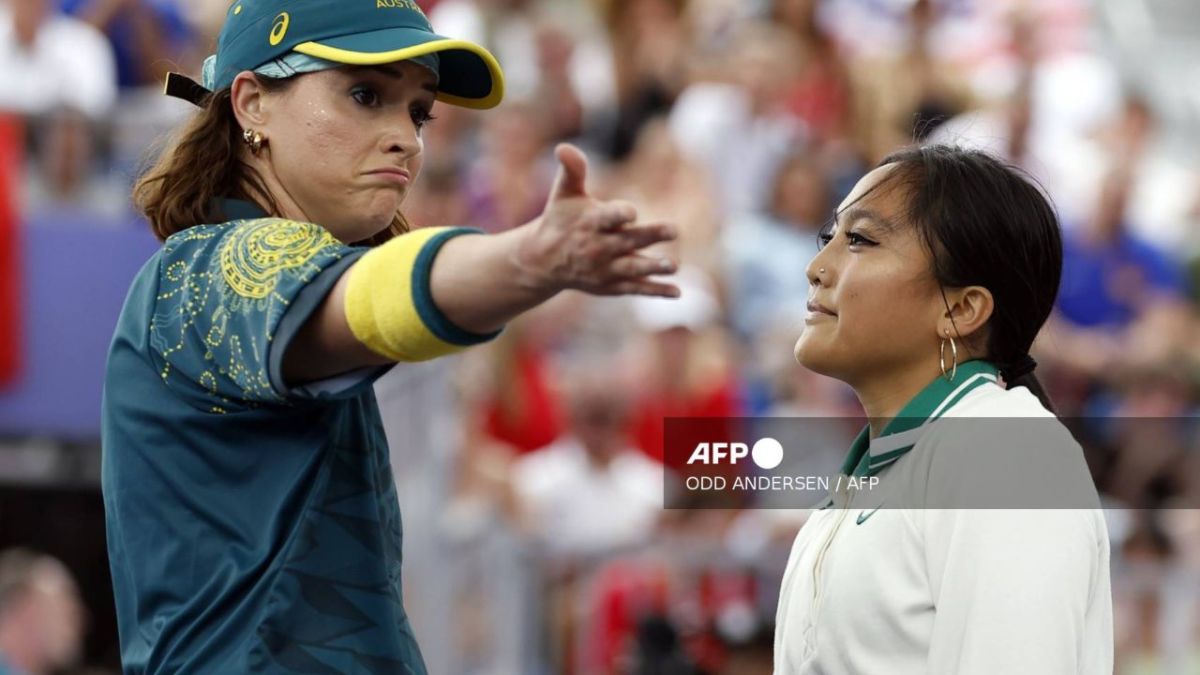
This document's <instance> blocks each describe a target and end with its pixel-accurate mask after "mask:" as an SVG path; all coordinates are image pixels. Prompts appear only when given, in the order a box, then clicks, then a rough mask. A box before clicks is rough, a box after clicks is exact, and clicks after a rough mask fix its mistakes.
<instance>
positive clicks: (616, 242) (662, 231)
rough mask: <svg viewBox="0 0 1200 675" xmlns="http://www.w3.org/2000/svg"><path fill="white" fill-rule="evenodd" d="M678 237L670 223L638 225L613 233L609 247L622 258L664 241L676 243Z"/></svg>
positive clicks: (610, 236)
mask: <svg viewBox="0 0 1200 675" xmlns="http://www.w3.org/2000/svg"><path fill="white" fill-rule="evenodd" d="M677 236H678V232H677V231H676V229H675V227H674V226H673V225H670V224H668V223H652V224H649V225H637V226H634V227H624V228H621V229H620V230H618V231H616V232H613V233H611V234H610V235H609V238H610V241H609V246H610V248H611V250H612V251H613V252H614V253H615V254H616V255H618V256H621V255H626V254H628V253H633V252H634V251H640V250H642V249H644V248H646V247H647V246H653V245H654V244H658V243H661V242H664V241H674V240H675V238H676V237H677Z"/></svg>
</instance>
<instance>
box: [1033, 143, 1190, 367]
mask: <svg viewBox="0 0 1200 675" xmlns="http://www.w3.org/2000/svg"><path fill="white" fill-rule="evenodd" d="M1132 184H1133V177H1132V175H1131V173H1130V172H1129V171H1128V170H1127V169H1126V168H1123V167H1117V168H1115V169H1113V170H1112V171H1111V172H1110V173H1109V175H1108V176H1107V178H1105V180H1104V184H1103V186H1102V187H1101V190H1100V195H1099V199H1098V200H1097V203H1096V205H1095V208H1094V210H1093V213H1092V214H1091V216H1090V218H1088V220H1087V221H1086V222H1085V223H1083V225H1082V226H1081V227H1079V228H1075V229H1072V230H1068V231H1067V232H1065V233H1064V237H1063V275H1062V286H1061V288H1060V291H1059V296H1058V304H1057V312H1056V316H1055V317H1054V318H1053V321H1054V324H1053V326H1054V330H1055V332H1056V340H1058V341H1059V342H1060V346H1061V349H1059V350H1057V351H1058V354H1059V356H1060V357H1061V359H1062V360H1063V361H1064V362H1065V363H1067V364H1068V365H1069V366H1071V367H1072V368H1074V369H1077V370H1080V371H1082V372H1084V373H1088V374H1090V375H1092V376H1102V375H1103V374H1104V373H1105V372H1106V371H1107V370H1108V369H1110V367H1111V366H1112V364H1113V363H1120V362H1129V361H1131V360H1143V361H1144V360H1147V359H1153V358H1160V357H1163V356H1167V355H1169V353H1170V351H1171V350H1172V349H1174V346H1173V345H1172V344H1170V342H1173V341H1175V338H1176V337H1178V335H1177V334H1176V335H1172V333H1174V331H1161V330H1156V331H1154V334H1152V335H1148V334H1146V332H1145V331H1140V332H1138V333H1136V335H1140V336H1141V337H1143V338H1153V340H1150V341H1147V340H1135V339H1134V338H1135V333H1134V330H1135V329H1136V328H1137V327H1138V325H1139V324H1145V323H1146V322H1159V325H1174V324H1177V323H1178V322H1177V321H1176V320H1175V317H1180V318H1182V317H1183V316H1184V315H1186V313H1187V311H1188V310H1187V308H1186V305H1185V300H1186V297H1187V288H1186V277H1185V275H1184V273H1183V269H1182V267H1181V265H1180V264H1179V263H1178V262H1176V261H1175V260H1173V259H1172V258H1171V257H1170V255H1169V254H1168V253H1167V252H1165V251H1160V250H1158V249H1157V248H1155V247H1154V246H1153V245H1151V244H1150V243H1147V242H1144V241H1142V240H1140V239H1139V238H1137V237H1136V236H1135V235H1133V234H1132V233H1131V232H1130V231H1129V228H1128V226H1127V223H1126V205H1127V202H1128V199H1129V192H1130V189H1131V186H1132ZM1164 339H1166V340H1168V342H1167V343H1163V342H1162V340H1164ZM1134 345H1137V349H1131V347H1133V346H1134ZM1151 347H1153V349H1151ZM1151 352H1153V354H1152V353H1151Z"/></svg>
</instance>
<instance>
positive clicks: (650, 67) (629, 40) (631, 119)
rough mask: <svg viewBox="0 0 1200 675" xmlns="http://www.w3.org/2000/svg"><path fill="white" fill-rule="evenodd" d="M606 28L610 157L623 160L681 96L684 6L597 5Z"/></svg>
mask: <svg viewBox="0 0 1200 675" xmlns="http://www.w3.org/2000/svg"><path fill="white" fill-rule="evenodd" d="M597 4H598V5H599V7H600V13H601V15H602V16H603V17H604V23H605V24H606V25H607V26H608V33H609V40H610V43H611V48H612V55H613V72H614V77H615V81H616V96H617V111H616V124H615V129H614V133H613V138H612V146H611V153H610V154H611V155H612V157H613V158H614V159H618V160H619V159H624V157H625V156H626V155H627V154H629V152H630V151H631V150H632V149H633V144H634V141H635V140H636V139H637V137H638V134H639V132H640V131H641V128H642V125H644V124H645V123H646V122H647V121H649V120H650V119H652V118H654V117H656V116H659V115H662V114H664V113H667V112H668V111H670V109H671V106H672V105H673V104H674V103H675V99H676V97H677V96H678V95H679V93H680V91H682V90H683V87H684V84H685V74H686V66H687V57H688V53H689V50H690V43H691V33H690V30H689V26H688V22H687V16H686V9H687V5H688V2H687V0H597Z"/></svg>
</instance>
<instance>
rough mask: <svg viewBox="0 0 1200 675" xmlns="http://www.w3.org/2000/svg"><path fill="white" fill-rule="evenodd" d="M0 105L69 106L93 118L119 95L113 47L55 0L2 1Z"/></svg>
mask: <svg viewBox="0 0 1200 675" xmlns="http://www.w3.org/2000/svg"><path fill="white" fill-rule="evenodd" d="M0 73H3V75H2V76H0V111H8V112H15V113H18V114H22V115H43V114H46V113H49V112H51V111H56V110H61V109H64V108H65V109H71V110H76V111H79V112H80V113H83V114H84V115H86V116H87V117H88V118H90V119H96V118H99V117H101V116H103V115H104V114H106V113H107V112H108V111H109V109H110V108H111V107H112V105H113V102H114V101H115V99H116V93H117V92H116V71H115V67H114V65H113V53H112V47H110V46H109V44H108V42H107V41H106V40H105V39H104V36H103V35H102V34H100V33H99V32H98V31H96V30H95V29H94V28H92V27H91V26H89V25H87V24H86V23H84V22H82V21H79V20H78V19H74V18H71V17H68V16H63V15H62V14H60V13H59V12H58V10H57V9H56V8H55V7H54V6H53V5H52V4H51V0H6V2H3V3H0Z"/></svg>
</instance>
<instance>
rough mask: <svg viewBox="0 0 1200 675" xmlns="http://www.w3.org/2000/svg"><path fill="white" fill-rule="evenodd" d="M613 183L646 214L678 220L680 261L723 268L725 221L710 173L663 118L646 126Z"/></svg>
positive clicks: (711, 268) (618, 192) (616, 192)
mask: <svg viewBox="0 0 1200 675" xmlns="http://www.w3.org/2000/svg"><path fill="white" fill-rule="evenodd" d="M613 182H614V185H613V187H612V192H613V194H614V196H618V197H620V198H622V199H628V200H629V201H631V202H633V203H635V204H637V205H638V213H640V214H641V215H642V217H643V218H646V219H648V220H664V221H671V222H673V223H678V227H679V239H678V240H677V241H678V243H679V257H678V259H679V260H680V261H681V262H682V263H684V264H691V265H696V266H697V267H700V268H702V269H704V270H707V271H709V272H714V273H715V272H718V271H720V263H721V260H720V258H721V256H722V254H723V252H722V251H721V249H720V246H718V243H719V242H718V235H719V230H720V225H721V223H720V221H719V219H718V218H717V214H716V210H717V205H716V204H715V201H714V199H713V198H712V196H711V195H710V193H709V190H708V185H709V183H708V174H707V173H705V172H704V170H703V169H702V168H700V167H699V166H697V165H696V163H695V162H694V161H692V160H690V159H689V158H688V157H687V155H685V154H684V152H683V150H682V149H681V148H680V146H679V143H678V142H677V141H676V139H675V138H674V137H673V136H672V135H671V130H670V128H669V127H668V126H667V122H666V120H665V119H664V118H656V119H653V120H650V121H648V122H647V123H646V124H645V126H643V127H642V130H641V133H640V134H639V136H638V139H637V143H636V144H635V145H634V150H633V154H631V155H630V156H629V158H628V159H627V160H626V161H625V162H623V163H622V164H621V165H620V166H619V168H618V170H617V172H616V175H615V176H614V181H613Z"/></svg>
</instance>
